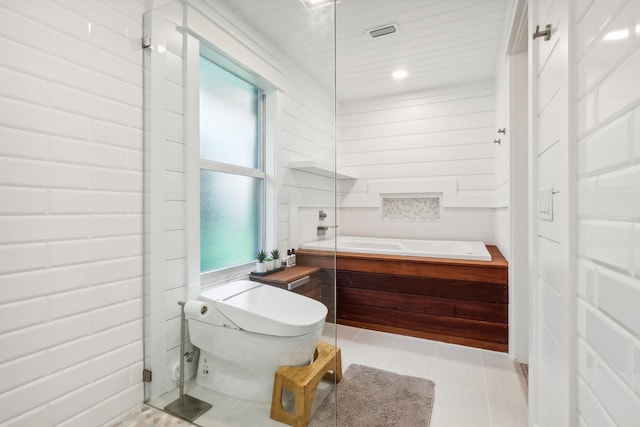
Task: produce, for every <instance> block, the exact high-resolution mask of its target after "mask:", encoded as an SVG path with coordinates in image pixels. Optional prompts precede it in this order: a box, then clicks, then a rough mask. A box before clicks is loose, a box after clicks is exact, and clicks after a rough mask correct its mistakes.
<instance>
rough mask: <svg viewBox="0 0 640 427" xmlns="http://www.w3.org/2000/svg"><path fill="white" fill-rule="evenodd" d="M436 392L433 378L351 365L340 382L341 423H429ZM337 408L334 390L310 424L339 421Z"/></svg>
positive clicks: (374, 426)
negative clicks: (336, 417)
mask: <svg viewBox="0 0 640 427" xmlns="http://www.w3.org/2000/svg"><path fill="white" fill-rule="evenodd" d="M434 392H435V384H434V382H433V381H431V380H425V379H423V378H416V377H410V376H407V375H399V374H395V373H393V372H387V371H383V370H381V369H376V368H372V367H370V366H362V365H350V366H349V368H347V370H346V371H345V372H344V375H343V377H342V381H340V382H339V383H338V427H390V426H398V427H428V426H429V423H430V421H431V411H432V410H433V398H434ZM335 411H336V402H335V394H334V393H331V394H330V395H329V396H328V397H327V398H326V399H325V401H324V402H322V404H321V405H320V407H319V408H318V410H317V411H316V413H315V414H313V416H312V417H311V422H310V423H309V427H328V426H333V425H335Z"/></svg>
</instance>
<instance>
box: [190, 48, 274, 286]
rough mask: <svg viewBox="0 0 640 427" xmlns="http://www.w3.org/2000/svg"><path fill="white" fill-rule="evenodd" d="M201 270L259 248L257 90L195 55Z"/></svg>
mask: <svg viewBox="0 0 640 427" xmlns="http://www.w3.org/2000/svg"><path fill="white" fill-rule="evenodd" d="M199 110H200V272H201V273H206V272H209V271H213V270H220V269H224V268H228V267H233V266H237V265H242V264H245V263H249V262H252V261H253V260H254V254H255V252H256V251H257V250H258V249H260V248H262V246H263V244H262V243H263V236H264V217H265V214H264V210H265V209H264V205H265V202H264V199H265V196H264V194H265V170H264V160H263V151H264V142H263V137H262V129H263V118H262V117H263V96H262V92H261V90H260V89H259V88H257V87H255V86H253V85H252V84H250V83H248V82H246V81H245V80H243V79H241V78H239V77H237V76H235V75H234V74H232V73H230V72H228V71H227V70H225V69H223V68H221V67H219V66H218V65H216V64H214V63H213V62H211V61H210V60H208V59H207V58H205V57H202V56H201V57H200V109H199Z"/></svg>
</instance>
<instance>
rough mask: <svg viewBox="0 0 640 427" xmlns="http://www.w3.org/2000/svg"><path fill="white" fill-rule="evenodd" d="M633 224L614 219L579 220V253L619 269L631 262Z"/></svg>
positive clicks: (625, 269)
mask: <svg viewBox="0 0 640 427" xmlns="http://www.w3.org/2000/svg"><path fill="white" fill-rule="evenodd" d="M632 230H633V224H632V223H628V222H614V221H581V222H580V224H579V245H580V253H581V254H582V255H583V256H584V257H587V258H591V259H594V260H598V262H601V263H604V264H607V265H609V266H611V267H614V268H618V269H620V270H624V271H628V270H629V266H630V264H631V245H632V242H633V234H632V232H631V231H632Z"/></svg>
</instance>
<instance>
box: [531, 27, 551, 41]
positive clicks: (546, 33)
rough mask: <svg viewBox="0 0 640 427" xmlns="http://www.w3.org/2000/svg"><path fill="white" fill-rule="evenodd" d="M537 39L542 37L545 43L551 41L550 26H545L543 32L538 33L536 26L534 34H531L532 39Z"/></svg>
mask: <svg viewBox="0 0 640 427" xmlns="http://www.w3.org/2000/svg"><path fill="white" fill-rule="evenodd" d="M538 37H544V40H545V41H547V40H551V25H550V24H547V25H545V26H544V30H543V31H540V25H536V32H535V33H533V39H534V40H535V39H537V38H538Z"/></svg>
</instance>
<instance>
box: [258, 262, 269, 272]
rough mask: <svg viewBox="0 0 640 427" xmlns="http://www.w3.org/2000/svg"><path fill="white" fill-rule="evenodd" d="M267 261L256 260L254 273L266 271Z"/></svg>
mask: <svg viewBox="0 0 640 427" xmlns="http://www.w3.org/2000/svg"><path fill="white" fill-rule="evenodd" d="M266 272H267V263H266V262H259V261H256V273H266Z"/></svg>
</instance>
